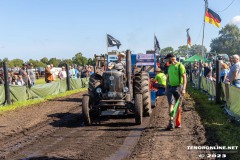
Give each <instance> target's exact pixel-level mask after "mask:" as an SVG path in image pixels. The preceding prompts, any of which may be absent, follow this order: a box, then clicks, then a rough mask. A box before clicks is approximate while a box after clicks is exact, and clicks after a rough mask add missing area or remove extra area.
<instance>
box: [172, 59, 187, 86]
mask: <svg viewBox="0 0 240 160" xmlns="http://www.w3.org/2000/svg"><path fill="white" fill-rule="evenodd" d="M179 65H180V67H178V66H179ZM178 69H180V82H179V75H178V74H179V71H178ZM185 73H186V69H185V67H184V65H183V64H181V63H180V62H177V63H176V64H175V65H173V64H171V65H170V66H169V67H168V81H169V82H168V84H169V85H170V86H179V85H180V84H183V77H182V75H183V74H185Z"/></svg>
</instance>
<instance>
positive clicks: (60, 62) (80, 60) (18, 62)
mask: <svg viewBox="0 0 240 160" xmlns="http://www.w3.org/2000/svg"><path fill="white" fill-rule="evenodd" d="M3 62H7V63H8V67H9V68H13V67H15V66H19V67H20V66H22V64H23V63H24V60H22V59H19V58H16V59H13V60H9V59H8V58H4V59H0V67H3ZM26 63H32V64H33V65H34V67H46V65H48V64H53V65H54V66H56V67H61V66H64V65H65V64H66V63H67V64H68V65H73V64H75V65H79V66H84V65H94V60H93V59H92V58H86V57H84V56H83V54H82V53H81V52H79V53H77V54H75V56H74V57H72V59H58V58H50V59H48V58H47V57H43V58H42V59H40V60H34V59H29V60H28V61H27V62H26Z"/></svg>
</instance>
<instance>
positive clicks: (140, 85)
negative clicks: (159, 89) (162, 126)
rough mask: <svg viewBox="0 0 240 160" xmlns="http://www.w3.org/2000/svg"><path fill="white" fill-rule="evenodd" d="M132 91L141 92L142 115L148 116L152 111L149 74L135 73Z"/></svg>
mask: <svg viewBox="0 0 240 160" xmlns="http://www.w3.org/2000/svg"><path fill="white" fill-rule="evenodd" d="M134 93H142V100H143V101H142V103H143V115H144V116H150V114H151V113H152V108H151V91H150V79H149V74H148V73H147V72H141V73H137V74H135V78H134Z"/></svg>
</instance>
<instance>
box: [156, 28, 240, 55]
mask: <svg viewBox="0 0 240 160" xmlns="http://www.w3.org/2000/svg"><path fill="white" fill-rule="evenodd" d="M169 52H173V53H175V54H177V55H181V56H185V55H186V53H187V45H182V46H179V47H178V49H176V50H174V49H173V47H171V46H169V47H166V48H163V49H162V50H161V53H162V54H167V53H169ZM204 52H205V53H206V52H207V49H206V47H205V46H204ZM210 52H216V53H218V54H228V55H234V54H240V29H239V27H238V26H236V25H234V24H227V25H226V26H224V27H223V28H222V29H221V30H220V31H219V36H218V37H216V38H214V39H212V41H211V43H210ZM200 53H202V45H197V44H194V45H192V46H191V47H189V48H188V54H189V55H193V54H200Z"/></svg>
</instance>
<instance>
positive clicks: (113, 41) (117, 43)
mask: <svg viewBox="0 0 240 160" xmlns="http://www.w3.org/2000/svg"><path fill="white" fill-rule="evenodd" d="M107 41H108V43H107V44H108V47H114V46H117V48H118V49H119V47H120V46H121V42H120V41H119V40H117V39H115V38H113V37H112V36H110V35H109V34H107Z"/></svg>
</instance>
